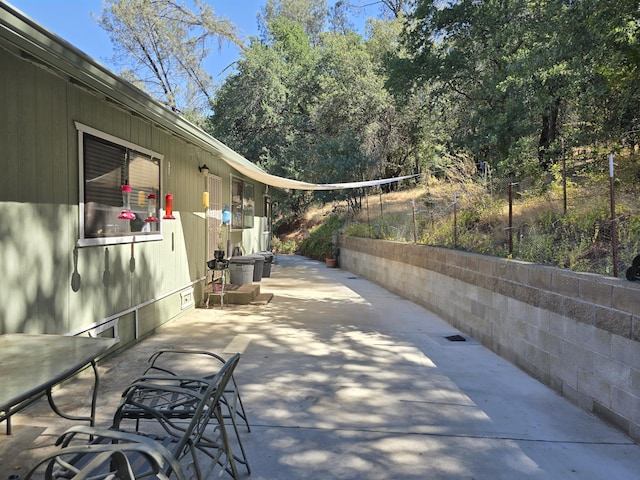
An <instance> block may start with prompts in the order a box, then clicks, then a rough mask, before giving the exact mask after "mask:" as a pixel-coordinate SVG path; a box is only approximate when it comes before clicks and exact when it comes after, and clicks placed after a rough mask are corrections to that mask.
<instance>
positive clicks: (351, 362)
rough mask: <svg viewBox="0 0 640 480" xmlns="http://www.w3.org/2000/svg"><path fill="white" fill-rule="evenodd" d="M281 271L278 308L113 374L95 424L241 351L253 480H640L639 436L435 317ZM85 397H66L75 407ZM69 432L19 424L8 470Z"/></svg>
mask: <svg viewBox="0 0 640 480" xmlns="http://www.w3.org/2000/svg"><path fill="white" fill-rule="evenodd" d="M272 268H273V269H272V275H271V277H269V278H264V279H263V280H262V287H263V288H264V290H266V291H269V292H272V293H273V294H274V297H273V299H272V301H271V302H270V303H268V304H264V305H241V306H240V305H230V306H228V307H227V305H225V308H224V309H223V310H221V309H219V308H215V309H208V310H206V309H196V310H194V311H192V312H189V313H188V314H186V315H184V316H182V317H181V318H179V319H177V320H174V321H172V322H171V323H170V324H168V325H166V326H165V327H163V328H162V329H161V330H159V331H158V332H157V333H156V334H154V335H153V336H151V337H149V338H147V339H145V340H143V341H141V342H140V343H139V344H137V345H136V346H134V347H132V348H130V349H128V350H126V351H124V352H122V353H121V354H119V355H118V356H114V357H112V358H109V359H107V360H106V361H105V362H103V363H102V364H101V366H100V372H101V380H102V381H101V385H100V398H99V415H98V424H99V425H101V426H108V425H109V422H110V416H111V414H112V412H113V411H114V409H115V406H116V405H117V403H118V399H119V394H120V392H121V391H122V390H123V389H124V388H125V386H126V385H127V384H128V383H129V382H130V381H131V380H132V379H133V378H135V377H136V376H137V375H139V374H140V373H141V372H142V371H143V370H144V368H145V366H146V362H147V359H148V357H149V356H150V355H151V353H152V352H154V351H155V350H157V349H159V348H169V347H174V348H195V349H206V350H211V351H215V352H217V353H220V354H222V355H226V356H229V355H230V354H233V353H236V352H240V353H241V354H242V358H241V361H240V364H239V367H238V370H237V371H236V380H237V382H238V383H239V385H240V389H241V393H242V397H243V401H244V404H245V407H246V409H247V413H248V415H249V418H250V422H251V426H252V431H251V433H248V432H246V431H245V430H242V429H241V434H242V440H243V443H244V446H245V449H246V450H247V455H248V458H249V461H250V463H251V467H252V474H251V476H250V477H249V476H247V478H251V479H253V480H275V479H282V480H285V479H287V480H291V479H311V480H316V479H317V480H321V479H354V480H355V479H363V480H364V479H367V480H376V479H416V480H417V479H427V478H428V479H456V480H457V479H475V480H480V479H487V480H488V479H491V480H498V479H505V480H506V479H509V480H511V479H567V478H575V479H580V480H585V479H594V480H596V479H613V478H615V479H616V480H626V479H629V480H631V479H637V478H639V476H640V473H639V472H640V446H638V445H637V444H636V443H635V442H633V441H632V440H631V439H630V438H629V437H627V436H625V435H623V434H622V433H621V432H619V431H618V430H616V429H615V428H613V427H611V426H610V425H608V424H606V423H604V422H603V421H601V420H600V419H598V418H595V417H593V416H592V415H590V414H588V413H587V412H585V411H583V410H581V409H579V408H578V407H576V406H574V405H572V404H571V403H569V402H568V401H567V400H565V399H563V398H562V397H560V396H558V395H557V394H556V393H555V392H553V391H552V390H550V389H549V388H547V387H546V386H544V385H542V384H541V383H539V382H537V381H536V380H534V379H532V378H531V377H529V376H528V375H526V374H525V373H523V372H522V371H520V370H519V369H517V368H516V367H514V366H513V365H511V364H509V363H508V362H506V361H505V360H503V359H501V358H500V357H498V356H497V355H495V354H494V353H492V352H490V351H489V350H487V349H486V348H484V347H483V346H481V345H479V344H478V343H477V342H475V341H474V340H473V339H472V338H470V337H468V336H466V335H463V334H462V332H459V331H457V330H456V329H454V328H453V327H451V326H450V325H448V324H447V323H446V322H444V321H442V320H441V319H440V318H438V317H436V316H435V315H433V314H432V313H430V312H429V311H427V310H425V309H424V308H422V307H419V306H417V305H415V304H413V303H411V302H409V301H406V300H404V299H402V298H400V297H398V296H396V295H393V294H391V293H389V292H388V291H386V290H385V289H383V288H381V287H379V286H377V285H374V284H372V283H371V282H368V281H366V280H363V279H360V278H358V277H357V276H355V275H353V274H351V273H349V272H347V271H344V270H340V269H329V268H327V267H326V266H325V265H324V263H320V262H315V261H312V260H308V259H305V258H302V257H297V256H279V258H278V264H277V265H274V266H273V267H272ZM451 335H462V337H463V338H464V339H465V340H466V341H464V342H451V341H449V340H447V339H446V337H447V336H451ZM89 386H90V378H89V377H87V378H86V379H85V378H82V377H81V378H79V379H78V380H77V381H74V382H72V383H71V384H69V385H66V386H65V387H64V388H62V389H61V390H59V391H58V392H56V398H59V399H60V400H59V401H60V403H61V404H63V405H66V406H67V407H68V408H70V409H74V408H80V405H81V404H82V400H83V399H84V396H86V395H87V392H88V390H89ZM71 423H72V422H69V421H68V420H64V419H60V418H58V417H56V416H55V414H53V413H52V412H51V411H50V410H49V408H48V405H47V404H46V401H44V402H38V403H37V404H34V405H33V406H32V407H29V409H27V410H25V411H24V412H23V413H21V414H19V415H17V416H16V417H15V419H14V423H13V425H14V432H15V433H14V435H12V436H10V437H7V436H5V435H0V471H2V472H3V473H5V474H6V475H9V474H16V473H17V474H23V473H25V472H26V470H27V469H28V467H29V465H32V464H34V463H35V462H36V461H37V459H38V458H40V457H41V456H43V455H44V454H45V453H46V452H47V451H51V449H52V448H53V447H52V444H53V442H54V441H55V438H56V437H57V435H58V434H59V433H61V432H62V431H64V430H65V429H66V428H67V427H68V426H70V424H71ZM240 471H241V473H242V472H243V469H242V468H240Z"/></svg>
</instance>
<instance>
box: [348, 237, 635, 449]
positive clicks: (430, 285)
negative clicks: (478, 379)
mask: <svg viewBox="0 0 640 480" xmlns="http://www.w3.org/2000/svg"><path fill="white" fill-rule="evenodd" d="M340 267H341V268H344V269H346V270H348V271H350V272H353V273H354V274H357V275H359V276H362V277H364V278H367V279H368V280H371V281H373V282H375V283H377V284H379V285H382V286H384V287H385V288H387V289H388V290H390V291H392V292H394V293H396V294H398V295H401V296H403V297H404V298H407V299H409V300H411V301H413V302H415V303H417V304H420V305H423V306H424V307H426V308H428V309H429V310H431V311H432V312H434V313H436V314H438V315H440V316H441V317H442V318H443V319H445V320H446V321H447V322H449V323H450V324H451V325H453V326H454V327H456V328H457V329H459V330H461V331H463V332H465V333H467V334H469V335H470V336H471V337H473V338H474V339H475V340H477V341H479V342H481V343H482V344H483V345H485V346H486V347H488V348H490V349H491V350H493V351H494V352H496V353H497V354H499V355H500V356H502V357H504V358H506V359H507V360H509V361H511V362H512V363H514V364H515V365H517V366H518V367H520V368H521V369H523V370H524V371H526V372H527V373H529V374H530V375H532V376H533V377H534V378H536V379H538V380H539V381H541V382H543V383H545V384H546V385H548V386H550V387H551V388H553V389H554V390H556V391H558V392H559V393H560V394H562V395H563V396H565V397H566V398H568V399H569V400H571V401H572V402H574V403H576V404H577V405H579V406H580V407H582V408H584V409H585V410H587V411H589V412H593V413H594V414H596V415H598V416H600V417H602V418H604V419H606V420H607V421H609V422H611V423H612V424H614V425H616V426H617V427H619V428H620V429H622V430H623V431H624V432H626V433H627V434H628V435H629V436H630V437H631V438H633V439H634V440H636V441H639V440H640V282H629V281H627V280H625V279H616V278H610V277H605V276H602V275H594V274H587V273H579V272H572V271H569V270H564V269H561V268H555V267H547V266H541V265H536V264H531V263H527V262H520V261H516V260H507V259H501V258H497V257H490V256H485V255H479V254H474V253H468V252H462V251H457V250H451V249H446V248H438V247H430V246H425V245H411V244H403V243H397V242H387V241H384V240H370V239H365V238H357V237H349V236H342V237H340Z"/></svg>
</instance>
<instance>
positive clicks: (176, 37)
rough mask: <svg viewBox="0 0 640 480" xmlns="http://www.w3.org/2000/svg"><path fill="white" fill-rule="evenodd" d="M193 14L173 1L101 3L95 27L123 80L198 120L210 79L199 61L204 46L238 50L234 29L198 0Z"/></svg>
mask: <svg viewBox="0 0 640 480" xmlns="http://www.w3.org/2000/svg"><path fill="white" fill-rule="evenodd" d="M193 4H194V6H195V11H191V10H189V9H188V8H187V7H186V6H185V5H184V4H181V3H178V0H105V1H104V2H103V9H102V14H101V15H100V16H99V17H98V18H97V21H98V23H99V25H100V26H101V27H102V28H103V29H104V30H106V31H107V32H108V34H109V37H110V38H111V42H112V43H113V45H114V49H115V51H116V52H117V55H116V57H115V58H114V59H113V61H114V63H116V64H119V65H122V66H123V67H124V71H123V76H124V77H125V78H128V79H130V80H132V81H134V82H136V83H138V84H141V85H144V86H145V87H146V88H147V90H148V91H149V93H150V94H151V95H152V96H154V97H156V98H158V99H159V100H161V101H162V102H164V103H165V104H166V105H167V106H168V107H169V108H171V109H172V110H174V111H178V112H182V113H185V114H187V115H191V117H192V118H195V119H197V118H198V116H199V115H201V114H202V113H204V112H205V111H206V110H208V105H209V102H210V101H211V94H212V91H213V81H212V78H211V75H209V73H207V72H206V71H205V70H204V69H203V67H202V62H203V60H204V59H205V58H206V57H207V55H208V54H209V46H210V44H211V43H212V42H213V41H217V42H218V48H220V47H221V46H222V44H223V43H224V42H232V43H234V44H236V45H238V46H239V47H241V48H243V46H244V43H243V41H242V40H241V39H240V38H239V36H238V33H237V29H236V27H235V26H234V25H233V24H232V23H231V22H230V21H229V20H228V19H226V18H223V17H219V16H217V15H216V14H215V13H214V12H213V9H212V8H211V7H210V6H209V5H207V4H206V3H203V2H201V1H200V0H193Z"/></svg>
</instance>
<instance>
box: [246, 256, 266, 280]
mask: <svg viewBox="0 0 640 480" xmlns="http://www.w3.org/2000/svg"><path fill="white" fill-rule="evenodd" d="M247 256H248V257H251V258H253V262H254V263H253V281H254V282H259V281H260V280H262V269H263V268H264V257H263V256H262V255H260V254H257V253H256V254H253V255H247Z"/></svg>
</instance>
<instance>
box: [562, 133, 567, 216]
mask: <svg viewBox="0 0 640 480" xmlns="http://www.w3.org/2000/svg"><path fill="white" fill-rule="evenodd" d="M562 200H563V207H564V210H563V211H564V214H565V215H566V214H567V157H566V155H565V151H564V138H563V139H562Z"/></svg>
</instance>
